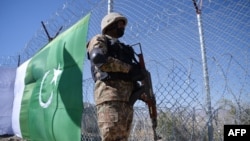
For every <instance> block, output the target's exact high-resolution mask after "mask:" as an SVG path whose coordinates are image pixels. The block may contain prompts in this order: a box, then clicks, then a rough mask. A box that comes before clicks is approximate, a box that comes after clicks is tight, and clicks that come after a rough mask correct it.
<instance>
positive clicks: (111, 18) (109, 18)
mask: <svg viewBox="0 0 250 141" xmlns="http://www.w3.org/2000/svg"><path fill="white" fill-rule="evenodd" d="M118 20H123V21H124V22H125V26H126V25H127V22H128V20H127V18H126V17H124V16H123V15H122V14H120V13H116V12H111V13H109V14H107V15H106V16H105V17H104V18H103V19H102V23H101V30H102V34H104V33H105V32H106V31H105V30H106V28H107V27H108V26H109V25H111V24H112V23H114V22H116V21H118Z"/></svg>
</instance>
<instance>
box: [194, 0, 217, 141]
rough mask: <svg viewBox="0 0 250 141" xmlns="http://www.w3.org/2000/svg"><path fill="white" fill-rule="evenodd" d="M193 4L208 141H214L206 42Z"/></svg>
mask: <svg viewBox="0 0 250 141" xmlns="http://www.w3.org/2000/svg"><path fill="white" fill-rule="evenodd" d="M193 3H194V7H195V9H196V15H197V22H198V30H199V38H200V47H201V56H202V68H203V77H204V85H205V90H206V99H207V118H208V121H207V126H208V127H207V128H208V140H209V141H213V115H212V106H211V94H210V86H209V75H208V66H207V56H206V47H205V41H204V37H203V27H202V21H201V9H200V8H198V6H197V3H196V1H195V0H193ZM201 3H202V0H201Z"/></svg>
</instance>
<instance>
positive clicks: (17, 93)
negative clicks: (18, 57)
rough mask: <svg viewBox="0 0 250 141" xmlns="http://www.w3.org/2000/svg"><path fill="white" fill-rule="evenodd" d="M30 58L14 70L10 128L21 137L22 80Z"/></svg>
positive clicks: (23, 85)
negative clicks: (14, 78)
mask: <svg viewBox="0 0 250 141" xmlns="http://www.w3.org/2000/svg"><path fill="white" fill-rule="evenodd" d="M30 60H31V59H29V60H27V61H26V62H24V63H23V64H22V65H21V66H19V67H18V68H17V71H16V80H15V88H14V103H13V113H12V129H13V131H14V134H15V135H16V136H18V137H22V134H21V130H20V123H19V117H20V110H21V102H22V97H23V91H24V87H25V84H24V80H25V74H26V69H27V66H28V64H29V62H30Z"/></svg>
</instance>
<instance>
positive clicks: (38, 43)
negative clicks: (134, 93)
mask: <svg viewBox="0 0 250 141" xmlns="http://www.w3.org/2000/svg"><path fill="white" fill-rule="evenodd" d="M197 6H198V7H199V8H200V10H201V19H202V27H203V39H204V47H205V48H206V56H205V57H206V58H207V62H206V63H207V64H206V66H207V70H208V80H209V81H208V82H209V83H208V84H207V85H208V86H209V87H210V90H209V93H207V89H206V87H205V84H204V80H205V79H207V78H204V72H203V67H204V62H203V61H202V55H201V54H202V53H201V49H200V34H199V32H198V22H197V14H196V11H195V8H194V5H193V1H192V0H168V1H166V0H158V1H155V0H144V1H140V0H113V11H117V12H121V13H123V14H124V15H125V16H126V17H127V18H128V20H129V21H128V25H127V28H126V33H125V36H124V37H123V38H122V39H121V40H122V41H124V42H126V43H127V44H135V43H138V42H140V43H141V45H142V48H143V53H144V57H145V62H146V67H147V69H148V70H149V71H150V73H151V75H152V82H153V90H154V93H155V95H156V100H157V110H158V127H157V133H158V134H159V135H160V136H161V137H162V140H164V141H165V140H172V141H186V140H192V141H198V140H199V141H200V140H211V138H212V139H213V140H216V141H220V140H223V134H224V133H223V126H224V125H225V124H250V108H249V107H250V87H249V84H250V73H249V72H250V25H249V23H250V9H249V7H250V3H249V1H246V0H237V1H234V0H227V1H220V0H213V1H211V0H203V1H202V0H200V1H197ZM107 8H108V0H94V1H87V0H86V1H80V0H74V1H70V2H68V3H65V5H64V6H63V8H62V9H59V10H58V11H57V12H56V13H55V16H53V18H51V19H49V20H48V21H46V22H45V24H46V27H47V28H48V31H49V32H50V33H51V35H54V34H55V33H56V32H57V31H58V29H59V28H60V27H61V26H63V30H65V29H66V28H67V27H69V26H71V25H72V24H74V23H75V21H77V20H79V19H80V18H81V17H83V16H84V15H85V14H86V13H89V12H91V19H90V24H89V32H88V40H89V39H90V38H91V37H92V36H94V35H95V34H98V33H100V22H101V19H102V17H103V16H104V15H105V14H106V13H107V11H108V10H107ZM47 42H48V39H47V37H46V34H45V32H44V30H43V28H42V26H41V29H40V30H39V31H38V32H37V33H36V34H35V35H34V37H33V38H32V39H31V40H30V42H29V43H28V44H27V45H26V47H25V48H24V50H23V51H22V52H21V53H20V56H21V57H20V62H21V63H22V62H24V61H25V60H26V59H27V58H29V57H31V56H32V55H34V53H35V52H37V51H38V50H39V49H40V48H41V47H43V46H44V45H45V44H46V43H47ZM135 50H136V48H135ZM14 58H17V57H14ZM5 59H6V57H5V58H4V59H3V58H1V60H5ZM16 60H18V59H16ZM14 62H15V61H14ZM1 64H3V61H1ZM7 64H8V63H7ZM13 64H15V63H13ZM83 67H84V72H83V75H84V77H83V79H84V81H83V95H84V99H83V100H84V103H85V105H84V113H83V120H82V132H83V136H82V140H83V141H99V140H100V136H99V130H98V127H97V121H96V115H95V108H94V101H93V81H92V79H91V75H90V65H89V62H88V60H87V59H86V60H85V62H84V65H83ZM208 94H209V95H208ZM209 101H210V103H209ZM209 107H210V108H211V109H210V108H209ZM134 109H135V113H134V121H133V127H132V132H131V136H130V140H131V141H149V140H152V129H151V122H150V117H149V114H148V109H147V106H146V105H145V104H144V103H143V102H141V101H138V102H137V103H136V104H135V107H134ZM208 127H210V128H209V129H210V130H208Z"/></svg>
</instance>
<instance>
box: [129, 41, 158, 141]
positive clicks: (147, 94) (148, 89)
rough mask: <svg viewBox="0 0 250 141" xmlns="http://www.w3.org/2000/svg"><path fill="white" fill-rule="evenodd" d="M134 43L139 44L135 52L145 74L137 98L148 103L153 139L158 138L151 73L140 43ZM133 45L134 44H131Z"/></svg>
mask: <svg viewBox="0 0 250 141" xmlns="http://www.w3.org/2000/svg"><path fill="white" fill-rule="evenodd" d="M135 45H139V47H140V53H139V54H136V55H137V57H138V59H139V64H140V66H141V69H142V72H143V73H144V75H145V79H143V80H142V81H141V84H142V88H143V89H144V90H143V92H142V93H141V94H140V96H139V99H141V100H142V101H144V102H145V103H146V104H147V105H148V110H149V114H150V118H151V121H152V128H153V133H154V140H155V141H156V140H159V139H161V137H159V136H158V135H157V134H156V127H157V110H156V99H155V95H154V92H153V86H152V80H151V74H150V72H149V71H148V70H147V69H146V66H145V62H144V57H143V53H142V48H141V44H140V43H137V44H135ZM132 46H134V45H132Z"/></svg>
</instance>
